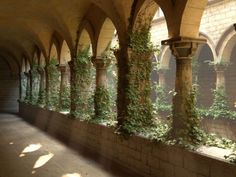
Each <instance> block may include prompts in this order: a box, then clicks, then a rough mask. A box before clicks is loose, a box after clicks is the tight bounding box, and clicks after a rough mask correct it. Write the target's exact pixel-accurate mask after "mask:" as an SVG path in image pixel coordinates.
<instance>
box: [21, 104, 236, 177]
mask: <svg viewBox="0 0 236 177" xmlns="http://www.w3.org/2000/svg"><path fill="white" fill-rule="evenodd" d="M19 110H20V112H19V114H20V116H21V117H23V118H24V119H25V120H26V121H28V122H30V123H31V124H34V125H35V126H36V127H39V128H40V129H42V130H44V131H46V132H48V133H49V134H50V135H52V136H54V137H56V138H58V139H62V140H64V142H66V143H67V144H68V145H69V146H72V147H77V148H79V149H80V150H81V149H83V148H86V149H90V151H92V152H94V153H96V154H98V155H100V156H103V157H105V158H107V159H109V160H111V161H112V162H114V163H116V164H119V165H120V166H122V167H123V168H125V169H126V170H129V171H133V172H136V173H138V174H140V175H141V176H144V177H235V176H236V166H235V165H232V164H229V163H226V162H223V161H220V160H217V159H213V158H210V157H207V156H204V155H202V154H199V153H195V152H189V151H187V150H184V149H181V148H179V147H173V146H166V145H163V144H157V143H153V142H151V141H150V140H148V139H145V138H143V137H138V136H131V137H129V138H124V137H123V136H119V135H117V134H115V133H114V129H112V128H108V127H105V126H102V125H97V124H91V123H86V122H81V121H79V120H71V119H69V118H68V117H67V116H66V115H63V114H60V113H56V112H53V111H48V110H45V109H42V108H38V107H34V106H31V105H27V104H25V103H20V108H19Z"/></svg>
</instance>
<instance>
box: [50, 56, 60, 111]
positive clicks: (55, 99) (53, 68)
mask: <svg viewBox="0 0 236 177" xmlns="http://www.w3.org/2000/svg"><path fill="white" fill-rule="evenodd" d="M47 67H48V68H47V69H48V80H49V94H48V107H49V109H53V110H58V104H59V91H60V72H59V71H58V68H57V59H55V58H52V59H51V60H50V61H49V63H48V66H47Z"/></svg>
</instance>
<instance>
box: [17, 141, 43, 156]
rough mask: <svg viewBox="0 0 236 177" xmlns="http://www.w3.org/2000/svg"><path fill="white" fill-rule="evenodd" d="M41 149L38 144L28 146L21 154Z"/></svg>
mask: <svg viewBox="0 0 236 177" xmlns="http://www.w3.org/2000/svg"><path fill="white" fill-rule="evenodd" d="M41 147H42V145H41V144H40V143H38V144H31V145H29V146H27V147H26V148H25V149H24V150H23V151H22V154H24V153H30V152H35V151H37V150H39V149H40V148H41Z"/></svg>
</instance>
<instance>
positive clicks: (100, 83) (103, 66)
mask: <svg viewBox="0 0 236 177" xmlns="http://www.w3.org/2000/svg"><path fill="white" fill-rule="evenodd" d="M92 62H93V64H94V66H95V68H96V91H95V95H96V94H97V93H99V92H101V91H102V90H101V89H104V90H103V91H105V90H107V67H108V66H109V65H110V63H111V60H109V59H103V58H101V57H96V58H95V57H93V58H92ZM106 93H107V92H106ZM103 96H104V95H103ZM103 99H104V98H100V97H99V98H98V97H97V98H96V96H95V99H94V109H95V115H96V116H97V117H103V115H100V114H101V111H102V110H101V109H107V107H106V108H105V107H104V108H102V107H101V106H99V105H102V104H99V102H100V103H101V102H107V101H108V102H109V100H103ZM107 111H108V110H107ZM104 118H105V117H104Z"/></svg>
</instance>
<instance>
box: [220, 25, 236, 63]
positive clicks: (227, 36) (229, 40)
mask: <svg viewBox="0 0 236 177" xmlns="http://www.w3.org/2000/svg"><path fill="white" fill-rule="evenodd" d="M234 44H236V31H235V28H234V26H233V25H232V26H230V27H229V28H228V29H226V30H225V32H224V33H223V35H222V36H221V38H220V39H219V42H218V44H217V46H216V52H217V53H218V56H219V61H225V62H230V59H231V58H230V56H231V53H232V50H233V47H234Z"/></svg>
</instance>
